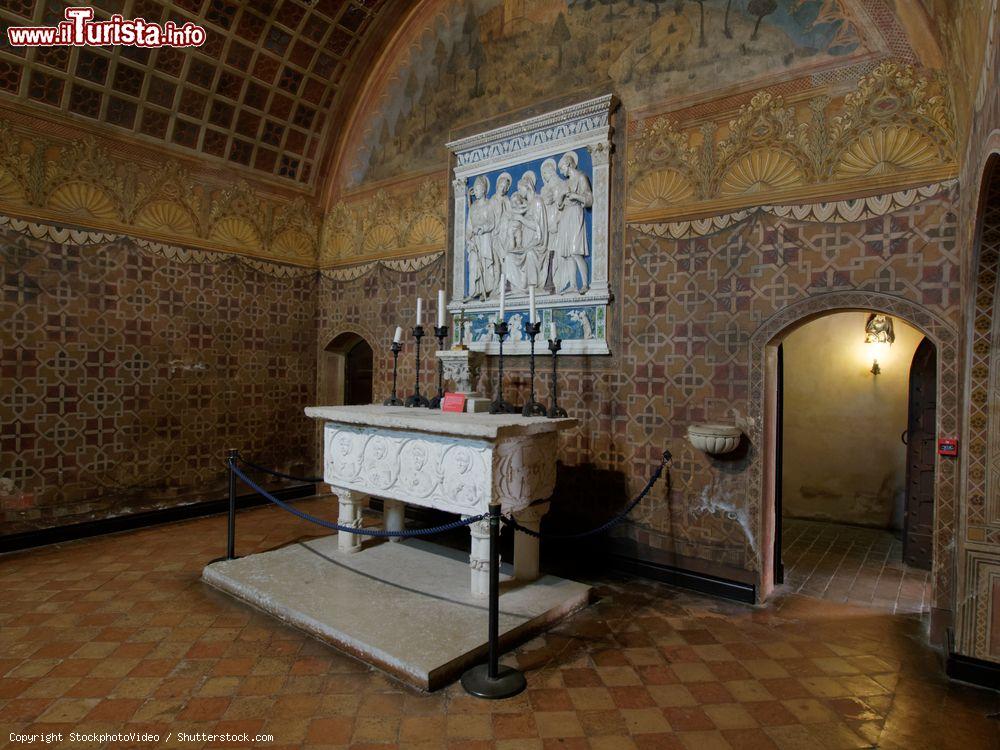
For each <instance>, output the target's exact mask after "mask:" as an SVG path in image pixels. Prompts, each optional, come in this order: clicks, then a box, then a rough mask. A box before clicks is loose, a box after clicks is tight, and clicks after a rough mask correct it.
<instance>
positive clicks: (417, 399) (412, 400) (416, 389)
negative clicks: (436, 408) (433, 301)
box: [403, 300, 430, 406]
mask: <svg viewBox="0 0 1000 750" xmlns="http://www.w3.org/2000/svg"><path fill="white" fill-rule="evenodd" d="M417 302H418V303H419V302H420V300H417ZM417 314H418V315H419V314H420V305H419V304H418V305H417ZM423 337H424V327H423V326H421V325H415V326H413V338H415V339H416V340H417V352H416V360H415V362H416V366H415V372H414V379H413V395H412V396H410V397H409V398H407V399H406V403H405V404H403V406H429V405H430V402H429V401H428V400H427V397H426V396H422V395H420V339H422V338H423Z"/></svg>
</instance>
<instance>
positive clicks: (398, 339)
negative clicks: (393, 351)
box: [392, 326, 403, 344]
mask: <svg viewBox="0 0 1000 750" xmlns="http://www.w3.org/2000/svg"><path fill="white" fill-rule="evenodd" d="M402 340H403V328H402V327H401V326H396V335H395V336H393V337H392V343H394V344H398V343H400V342H401V341H402Z"/></svg>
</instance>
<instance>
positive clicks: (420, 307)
mask: <svg viewBox="0 0 1000 750" xmlns="http://www.w3.org/2000/svg"><path fill="white" fill-rule="evenodd" d="M423 317H424V301H423V300H422V299H420V297H417V325H420V319H421V318H423Z"/></svg>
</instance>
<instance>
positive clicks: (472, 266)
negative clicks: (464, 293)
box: [465, 175, 498, 300]
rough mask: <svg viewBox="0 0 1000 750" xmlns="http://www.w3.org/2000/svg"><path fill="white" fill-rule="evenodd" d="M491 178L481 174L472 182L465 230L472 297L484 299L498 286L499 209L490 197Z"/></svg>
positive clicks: (470, 293) (470, 295) (470, 294)
mask: <svg viewBox="0 0 1000 750" xmlns="http://www.w3.org/2000/svg"><path fill="white" fill-rule="evenodd" d="M488 191H489V181H488V180H487V179H486V176H485V175H479V176H478V177H476V179H475V180H474V181H473V183H472V199H471V202H470V204H469V220H468V223H467V226H466V230H465V240H466V247H467V248H468V261H469V297H470V298H472V297H479V298H480V299H483V300H485V299H486V298H487V297H488V296H489V295H490V293H491V292H492V291H493V290H494V288H495V287H496V286H497V275H498V274H497V263H496V260H497V259H496V253H495V250H494V247H493V231H494V230H495V229H496V212H495V211H494V207H493V203H492V202H491V201H490V200H489V199H487V197H486V193H487V192H488Z"/></svg>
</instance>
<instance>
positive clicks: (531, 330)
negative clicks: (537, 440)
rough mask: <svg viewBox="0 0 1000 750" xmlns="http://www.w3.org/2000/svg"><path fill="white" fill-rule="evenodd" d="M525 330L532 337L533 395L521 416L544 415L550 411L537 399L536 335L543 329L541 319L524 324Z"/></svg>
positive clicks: (522, 410)
mask: <svg viewBox="0 0 1000 750" xmlns="http://www.w3.org/2000/svg"><path fill="white" fill-rule="evenodd" d="M524 330H525V331H526V332H527V334H528V336H529V337H530V338H531V397H530V398H529V399H528V400H527V401H526V402H525V404H524V408H523V409H521V416H522V417H544V416H545V415H546V414H547V413H548V412H547V411H546V409H545V407H544V406H542V405H541V404H540V403H538V402H537V401H535V336H537V335H538V332H539V331H541V330H542V324H541V321H539V322H537V323H528V324H527V325H525V326H524Z"/></svg>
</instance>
